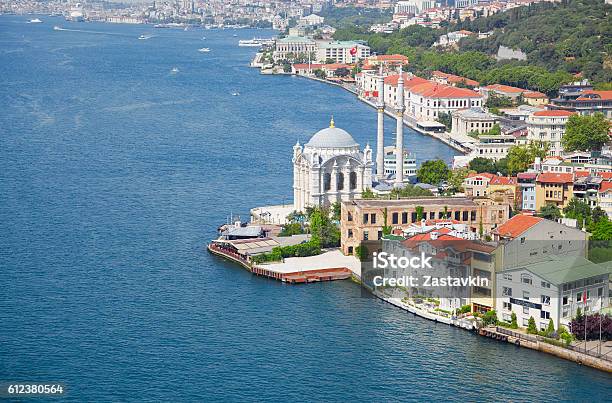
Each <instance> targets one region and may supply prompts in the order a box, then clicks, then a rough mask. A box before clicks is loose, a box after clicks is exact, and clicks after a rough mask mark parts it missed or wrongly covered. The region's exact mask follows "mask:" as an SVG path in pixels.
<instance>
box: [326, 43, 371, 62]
mask: <svg viewBox="0 0 612 403" xmlns="http://www.w3.org/2000/svg"><path fill="white" fill-rule="evenodd" d="M353 52H354V53H355V54H353ZM369 56H370V47H369V46H367V45H364V44H363V43H361V42H355V41H333V42H317V44H316V59H317V60H318V61H321V62H326V61H327V60H329V59H331V60H333V61H334V62H335V63H355V62H357V61H358V60H362V59H365V58H367V57H369Z"/></svg>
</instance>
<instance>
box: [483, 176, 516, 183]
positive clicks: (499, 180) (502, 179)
mask: <svg viewBox="0 0 612 403" xmlns="http://www.w3.org/2000/svg"><path fill="white" fill-rule="evenodd" d="M489 185H516V178H514V177H509V176H494V177H493V178H492V179H491V182H489Z"/></svg>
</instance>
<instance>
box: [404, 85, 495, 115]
mask: <svg viewBox="0 0 612 403" xmlns="http://www.w3.org/2000/svg"><path fill="white" fill-rule="evenodd" d="M406 99H407V102H406V110H407V112H408V114H410V115H412V116H413V117H415V118H416V119H417V120H418V121H432V120H436V119H437V117H438V115H439V114H440V113H441V112H444V113H451V112H454V111H458V110H460V109H467V108H480V107H482V105H483V97H482V95H480V94H479V93H477V92H476V91H473V90H470V89H467V88H457V87H452V86H449V85H444V84H439V83H434V82H431V81H428V82H426V83H423V84H418V85H415V86H413V87H411V88H409V89H407V93H406Z"/></svg>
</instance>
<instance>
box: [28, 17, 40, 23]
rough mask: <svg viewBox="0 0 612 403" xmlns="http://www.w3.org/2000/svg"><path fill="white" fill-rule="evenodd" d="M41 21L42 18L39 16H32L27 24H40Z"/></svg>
mask: <svg viewBox="0 0 612 403" xmlns="http://www.w3.org/2000/svg"><path fill="white" fill-rule="evenodd" d="M41 22H42V20H41V19H40V18H32V19H31V20H28V24H40V23H41Z"/></svg>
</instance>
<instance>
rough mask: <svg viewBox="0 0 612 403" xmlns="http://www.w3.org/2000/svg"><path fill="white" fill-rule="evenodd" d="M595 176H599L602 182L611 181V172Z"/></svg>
mask: <svg viewBox="0 0 612 403" xmlns="http://www.w3.org/2000/svg"><path fill="white" fill-rule="evenodd" d="M597 176H601V177H602V178H604V180H612V172H599V173H598V174H597Z"/></svg>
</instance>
